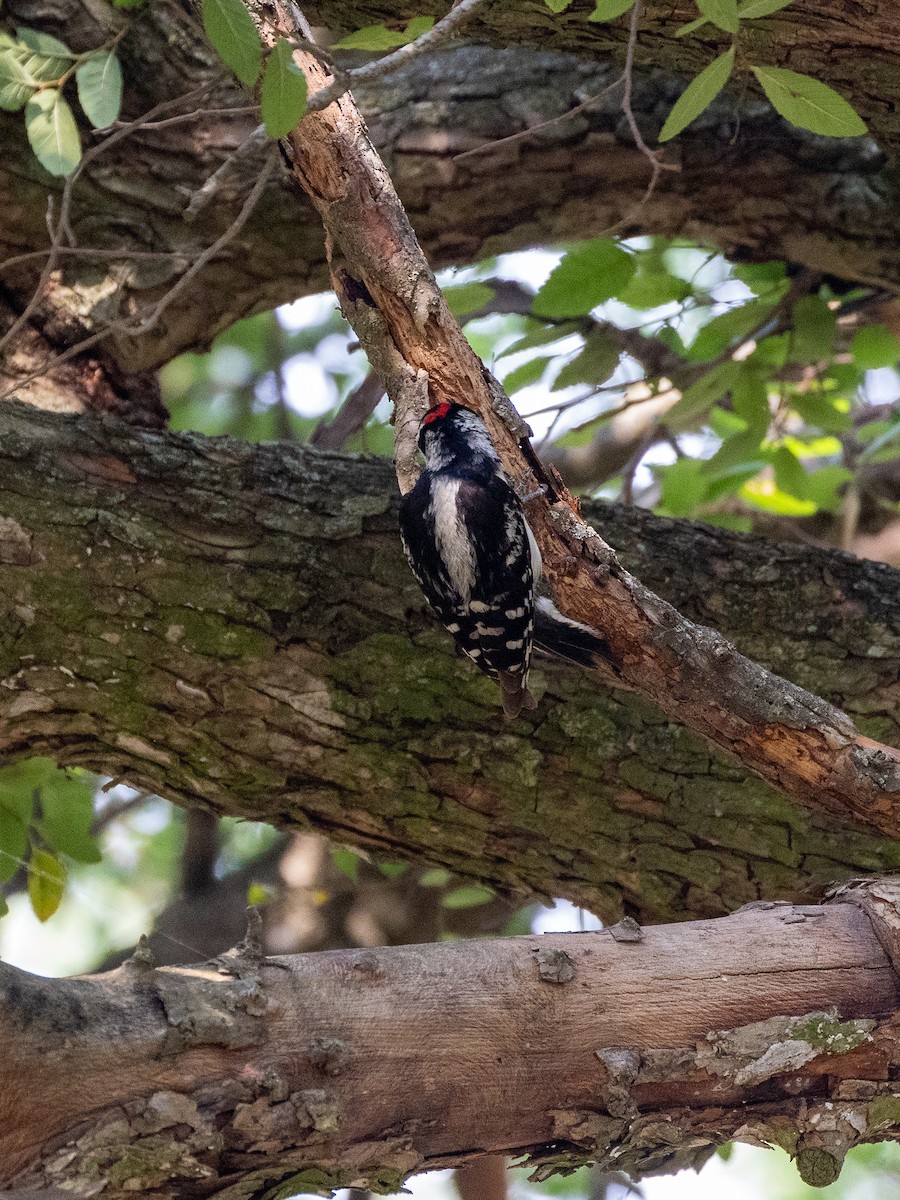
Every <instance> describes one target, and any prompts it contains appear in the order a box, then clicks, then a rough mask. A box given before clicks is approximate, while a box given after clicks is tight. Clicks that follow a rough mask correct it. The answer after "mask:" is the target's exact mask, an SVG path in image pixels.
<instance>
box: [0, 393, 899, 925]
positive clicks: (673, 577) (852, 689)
mask: <svg viewBox="0 0 900 1200" xmlns="http://www.w3.org/2000/svg"><path fill="white" fill-rule="evenodd" d="M395 505H396V490H395V487H394V485H393V482H392V480H391V471H390V466H389V464H388V463H386V462H385V461H384V460H378V459H365V458H361V459H359V458H353V459H351V458H344V457H341V456H338V455H334V454H324V453H316V452H315V451H311V450H307V449H304V448H302V447H298V446H281V447H266V446H255V447H254V446H246V445H242V444H240V443H237V442H232V441H229V440H227V439H214V440H208V439H204V438H200V437H193V438H191V437H185V436H178V435H157V434H153V435H147V434H144V435H141V434H139V433H137V432H136V431H135V430H133V429H130V428H129V427H127V426H123V425H122V424H120V423H117V422H112V421H105V422H96V421H91V420H88V419H85V418H79V419H75V418H59V417H54V416H52V415H49V414H43V413H40V412H38V411H35V410H33V409H26V408H19V407H17V406H14V405H8V406H4V408H3V409H2V413H0V750H2V751H3V752H4V753H5V754H7V755H8V754H20V753H23V752H24V753H28V752H30V753H34V752H35V751H38V752H43V753H50V754H53V755H56V756H58V757H59V758H60V759H61V760H62V761H64V762H69V763H77V764H81V765H84V766H88V767H90V768H91V769H93V770H97V771H99V772H101V773H106V774H110V775H113V776H116V777H121V778H123V779H127V780H128V781H129V782H131V783H133V784H134V785H135V786H136V787H138V788H139V789H143V790H146V791H150V792H160V793H162V794H164V795H166V796H169V797H170V798H172V799H176V800H180V801H181V802H184V803H188V804H198V803H199V804H205V805H207V806H211V807H214V808H215V809H217V810H218V811H219V812H229V813H232V814H235V815H243V816H245V817H251V816H252V817H256V818H259V819H262V820H270V821H274V822H275V823H277V824H280V825H282V826H284V827H295V828H296V827H298V826H299V827H301V828H302V827H307V826H308V825H309V824H312V825H314V826H315V827H316V828H318V829H320V830H323V831H331V832H332V833H333V834H334V835H335V836H336V837H337V838H338V839H339V840H345V841H349V842H351V843H355V844H359V845H366V846H369V847H371V848H372V849H374V850H375V851H376V853H380V854H384V855H387V856H391V857H398V856H399V857H421V858H425V859H427V860H429V861H432V862H440V863H442V864H444V865H446V866H448V867H450V868H451V869H455V870H458V871H459V872H461V873H468V874H473V875H476V876H479V877H480V878H482V879H484V880H486V881H487V882H490V883H493V884H495V885H497V886H499V887H501V888H520V889H521V888H526V889H529V890H536V891H538V892H541V893H546V891H547V890H550V891H552V892H553V893H555V894H562V895H567V896H569V897H571V898H573V899H576V900H580V901H582V902H584V903H587V904H588V906H589V907H592V908H594V909H595V910H599V911H601V912H603V913H604V914H605V915H606V916H608V917H611V918H613V919H616V918H617V916H618V915H621V911H622V906H623V904H624V905H625V906H626V908H628V909H630V910H631V911H633V912H635V913H636V914H638V915H640V916H642V917H644V918H645V919H648V920H654V919H655V920H661V919H675V918H676V917H679V916H681V917H683V916H686V915H696V916H709V915H716V914H719V913H722V912H726V911H729V910H730V909H733V908H735V907H738V906H739V905H740V904H742V903H746V902H747V901H749V900H754V899H758V898H771V897H773V896H783V897H791V898H811V897H814V896H816V895H820V894H821V891H822V888H823V887H824V886H825V885H827V884H828V883H829V882H831V881H832V880H834V879H838V878H846V877H847V876H848V875H853V874H857V875H858V874H860V873H863V872H865V871H871V870H876V869H878V868H879V867H882V868H884V869H890V868H892V867H893V866H894V865H896V864H898V863H900V851H898V850H897V847H896V846H895V845H893V844H891V843H889V842H884V841H878V840H877V839H876V838H875V837H874V836H873V835H872V834H871V833H867V832H866V830H865V828H864V827H861V826H860V825H859V824H853V823H852V822H851V821H850V820H849V816H847V815H845V816H844V817H843V818H842V819H841V820H837V819H836V818H835V817H833V816H831V817H829V816H827V815H825V814H824V813H823V812H822V810H821V809H819V808H817V807H815V806H813V807H810V808H808V809H804V808H802V807H799V806H798V805H796V804H791V803H789V802H788V801H786V800H785V799H784V797H783V796H782V795H779V794H778V793H777V792H775V791H773V790H772V789H770V788H768V787H766V786H765V785H763V784H761V783H758V782H756V781H754V780H752V779H747V778H744V777H743V776H742V774H741V773H740V772H739V771H738V770H736V768H735V765H734V763H733V761H731V760H728V759H725V758H723V757H721V756H717V755H715V754H711V753H710V751H709V749H708V747H707V746H706V745H705V744H703V743H702V742H700V741H698V740H697V739H694V738H691V737H689V736H688V735H687V734H686V733H685V731H684V729H683V727H682V726H681V725H680V724H679V723H678V722H677V721H675V720H671V721H670V720H667V719H666V718H665V717H663V716H662V715H661V714H660V712H659V711H658V710H657V709H656V708H654V707H652V706H649V705H647V704H646V702H644V701H642V700H640V699H639V698H638V697H637V696H636V695H634V694H629V693H622V692H616V691H614V692H610V693H608V692H607V691H606V690H604V689H602V688H598V687H597V686H595V685H593V684H592V683H591V681H589V680H588V678H587V677H586V676H584V675H580V674H579V673H578V672H576V671H574V670H572V669H568V668H563V667H553V668H549V667H548V668H546V669H545V668H544V667H543V664H539V669H538V671H537V677H536V685H537V687H538V690H539V691H541V690H542V691H543V696H542V699H541V704H540V707H539V709H538V710H537V711H536V713H535V714H534V715H533V717H529V719H528V720H527V721H522V722H520V723H517V724H516V725H514V726H509V727H505V728H504V727H502V722H501V719H500V717H499V706H498V700H497V697H496V694H495V692H496V689H494V688H493V686H492V685H491V684H490V682H489V681H488V680H486V679H484V678H483V677H481V676H480V675H479V674H478V672H477V671H475V670H474V668H472V667H471V664H468V663H465V662H464V661H462V660H458V659H454V657H453V649H452V642H451V639H450V638H449V637H448V636H447V635H446V634H444V633H443V632H442V631H439V630H437V629H436V628H435V627H434V625H433V624H432V623H431V621H430V620H429V618H428V617H427V616H426V613H425V611H424V610H425V604H424V601H423V599H422V596H421V593H420V592H419V591H418V588H417V586H416V584H415V581H414V580H413V578H412V576H411V574H410V573H409V569H408V567H407V566H406V564H405V562H404V561H403V556H402V553H401V550H400V546H399V538H398V536H397V529H396V508H395ZM592 515H594V516H595V517H596V518H597V519H599V520H600V521H601V522H602V525H603V528H604V531H605V532H606V534H607V536H608V537H609V539H610V540H611V541H612V542H613V544H615V545H616V546H618V547H619V548H620V550H621V552H622V557H623V561H625V562H627V564H628V566H629V567H630V568H632V569H634V570H635V571H636V572H637V573H639V574H641V575H642V576H643V577H644V578H645V579H646V581H647V583H648V584H650V585H651V586H653V587H654V588H655V589H657V590H658V591H659V592H660V593H661V594H662V595H663V596H665V598H666V599H667V600H669V601H671V602H673V603H675V604H676V605H678V606H679V607H682V608H683V609H684V611H685V612H686V613H687V614H688V615H689V616H690V617H691V618H693V619H695V620H699V621H703V622H706V623H715V624H716V625H717V626H718V627H719V628H720V629H721V630H722V632H723V633H725V634H726V635H727V636H729V637H732V638H734V639H736V640H737V642H738V644H739V645H740V646H741V648H742V649H743V650H745V651H746V652H747V653H749V654H752V655H753V656H754V657H756V658H758V659H760V660H761V661H763V662H765V663H767V664H768V665H770V666H772V667H774V668H775V669H777V670H779V671H780V672H782V673H783V674H786V675H788V676H789V677H791V678H792V679H793V680H794V682H795V683H799V684H801V685H803V686H804V687H806V688H808V689H811V690H813V691H815V692H818V693H820V694H822V695H825V696H827V697H828V698H829V699H831V700H833V701H834V702H836V703H839V704H841V705H842V706H844V707H845V708H846V709H848V710H849V711H851V712H852V713H853V714H854V716H855V717H856V719H857V720H858V721H859V722H860V724H861V725H862V726H863V728H864V729H865V731H866V733H867V734H868V735H869V736H872V737H876V738H878V739H879V740H882V741H889V742H892V743H896V742H897V741H898V740H900V731H898V728H897V722H896V699H895V697H896V691H897V686H898V678H900V640H898V636H897V633H896V629H897V627H898V624H900V607H898V605H900V601H898V596H900V587H898V582H897V580H898V574H897V572H895V571H892V570H890V569H889V568H886V567H880V566H878V565H877V564H873V563H863V562H859V561H857V560H854V559H852V558H851V557H849V556H847V555H841V554H829V553H825V552H822V551H817V550H813V549H809V548H803V547H799V546H795V545H793V546H776V545H773V544H771V543H766V542H764V541H762V540H759V539H752V538H744V537H740V536H738V535H735V534H729V533H726V532H724V531H722V530H712V529H709V528H706V527H703V526H699V525H691V524H689V523H687V522H673V521H664V520H661V519H659V518H655V517H653V516H651V515H649V514H646V513H640V512H638V511H631V512H629V511H627V510H624V509H620V508H601V509H597V510H595V511H594V513H593V514H592ZM716 686H717V687H718V685H716ZM450 712H452V713H453V718H452V721H451V720H448V713H450ZM638 750H639V754H638Z"/></svg>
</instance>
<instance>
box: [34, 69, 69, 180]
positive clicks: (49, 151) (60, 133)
mask: <svg viewBox="0 0 900 1200" xmlns="http://www.w3.org/2000/svg"><path fill="white" fill-rule="evenodd" d="M25 129H26V131H27V133H28V141H29V142H30V143H31V148H32V150H33V151H34V153H35V155H36V156H37V160H38V162H39V163H40V164H41V166H42V167H43V168H44V170H45V171H47V172H49V174H51V175H71V173H72V172H73V171H74V170H75V168H76V167H77V166H78V163H79V162H80V161H81V138H80V136H79V134H78V126H77V125H76V124H75V118H74V117H73V116H72V110H71V108H69V106H68V104H67V103H66V101H65V100H63V98H62V95H61V94H60V93H59V92H58V91H57V89H56V88H47V89H46V90H45V91H43V92H35V94H34V95H33V96H32V97H31V99H30V100H29V101H28V104H27V105H26V106H25Z"/></svg>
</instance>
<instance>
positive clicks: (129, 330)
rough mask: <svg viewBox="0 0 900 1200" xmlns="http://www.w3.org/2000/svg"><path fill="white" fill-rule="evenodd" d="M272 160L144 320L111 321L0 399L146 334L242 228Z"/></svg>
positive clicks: (256, 198) (274, 159) (9, 388)
mask: <svg viewBox="0 0 900 1200" xmlns="http://www.w3.org/2000/svg"><path fill="white" fill-rule="evenodd" d="M276 161H277V160H276V158H275V155H274V154H272V155H271V156H270V157H269V159H268V160H267V161H266V163H265V165H264V166H263V168H262V171H261V172H260V174H259V178H258V179H257V180H256V183H255V184H254V185H253V188H252V190H251V192H250V194H249V195H248V196H247V198H246V200H245V201H244V203H243V204H242V205H241V210H240V212H239V213H238V215H237V216H236V217H235V219H234V221H232V223H231V225H230V226H229V227H228V228H227V229H226V230H225V232H224V233H223V234H222V236H221V237H219V238H217V239H216V241H215V242H213V244H212V245H211V246H208V247H207V248H206V249H205V250H204V251H203V253H202V254H201V255H200V256H199V258H197V260H196V261H195V262H194V263H192V264H191V266H190V267H189V268H188V270H187V271H185V273H184V274H183V275H182V276H181V278H180V279H179V280H178V281H177V283H175V285H174V286H173V287H171V288H170V289H169V291H168V292H166V294H165V295H164V296H163V297H162V298H161V299H160V300H159V302H158V303H157V305H156V307H155V308H154V309H153V311H152V312H151V313H150V315H149V316H148V317H145V318H144V320H143V321H141V322H140V323H139V324H137V325H129V324H128V323H127V322H126V321H112V322H111V323H110V324H109V325H107V326H106V327H105V328H104V329H101V330H99V331H98V332H97V333H92V334H91V335H90V336H89V337H86V338H84V339H83V340H82V341H80V342H76V343H75V345H74V346H69V348H68V349H67V350H64V351H63V353H62V354H58V355H57V356H56V358H53V359H51V360H50V362H49V363H45V364H44V365H43V366H42V367H41V368H40V370H37V371H32V373H31V374H30V375H26V377H25V378H24V379H20V380H18V381H17V382H16V383H15V384H13V385H12V386H11V387H8V388H7V389H6V391H5V392H3V393H2V394H0V400H6V399H8V397H10V396H12V395H14V394H15V393H16V392H17V391H19V390H20V389H21V388H23V387H25V386H27V384H29V383H31V382H32V381H33V380H35V379H38V378H40V377H41V376H42V375H45V374H47V373H48V372H49V371H52V370H53V369H54V367H58V366H59V365H60V364H61V363H64V362H67V361H68V360H69V359H70V358H74V356H75V355H76V354H81V353H82V352H83V351H85V350H89V349H90V348H91V346H95V345H96V344H97V342H100V341H102V340H103V339H104V338H107V337H109V336H110V334H113V333H120V334H123V335H124V336H126V337H142V336H143V335H144V334H146V333H149V332H150V331H151V329H153V328H154V326H155V325H156V323H157V322H158V321H159V319H160V317H161V316H162V314H163V313H164V312H165V310H166V309H167V308H168V307H169V305H170V304H171V303H172V301H173V300H174V299H175V298H176V297H177V296H178V295H180V293H181V292H182V291H183V290H184V289H185V288H186V287H187V285H188V284H189V283H190V281H191V280H192V279H193V278H194V277H195V276H196V275H197V274H198V273H199V272H200V271H202V270H203V268H204V267H205V266H206V264H207V263H208V262H209V261H210V259H212V258H214V257H215V256H216V255H217V254H218V253H219V251H220V250H222V249H224V247H225V246H226V245H227V244H228V243H229V242H230V241H231V240H232V239H233V238H234V237H236V236H237V234H238V233H239V232H240V231H241V229H242V228H243V227H244V225H245V224H246V222H247V221H248V219H249V218H250V215H251V213H252V212H253V209H254V208H255V207H256V204H257V201H258V200H259V197H260V196H261V195H262V192H263V189H264V188H265V186H266V184H267V183H268V181H269V178H270V176H271V174H272V171H273V169H274V166H275V162H276Z"/></svg>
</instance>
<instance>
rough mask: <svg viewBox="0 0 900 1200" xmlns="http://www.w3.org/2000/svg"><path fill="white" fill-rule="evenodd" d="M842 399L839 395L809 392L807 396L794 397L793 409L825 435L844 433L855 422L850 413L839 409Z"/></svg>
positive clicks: (792, 399) (792, 398) (792, 400)
mask: <svg viewBox="0 0 900 1200" xmlns="http://www.w3.org/2000/svg"><path fill="white" fill-rule="evenodd" d="M841 399H842V398H841V397H840V396H837V395H823V394H822V393H821V392H807V393H806V395H805V396H792V397H791V408H793V409H794V411H795V412H797V413H799V414H800V416H801V417H802V418H803V420H804V421H805V422H806V424H807V425H810V426H812V427H813V428H814V429H821V430H823V431H824V432H825V433H843V432H844V430H845V429H849V428H850V426H851V425H852V424H853V420H852V418H851V417H850V414H849V413H848V412H845V411H842V409H841V408H839V407H837V404H838V402H839V401H840V400H841Z"/></svg>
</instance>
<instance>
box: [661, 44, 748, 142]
mask: <svg viewBox="0 0 900 1200" xmlns="http://www.w3.org/2000/svg"><path fill="white" fill-rule="evenodd" d="M733 66H734V46H732V47H731V49H730V50H726V51H725V53H724V54H720V55H719V57H718V58H714V59H713V60H712V62H711V63H710V64H709V66H708V67H704V68H703V70H702V71H701V72H700V74H699V75H698V76H697V78H696V79H692V80H691V82H690V83H689V84H688V85H687V87H686V88H685V89H684V91H683V92H682V93H681V95H680V96H679V97H678V99H677V100H676V101H675V103H674V105H673V106H672V111H671V112H670V113H669V115H668V116H667V117H666V122H665V124H664V125H663V127H662V129H661V130H660V134H659V140H660V141H661V142H667V141H669V139H670V138H673V137H675V135H676V133H681V131H682V129H684V128H685V126H687V125H690V123H691V121H693V120H695V119H696V118H697V117H699V116H700V114H701V113H702V112H703V110H704V109H705V108H708V107H709V105H710V104H712V102H713V100H715V98H716V96H718V94H719V92H721V90H722V88H723V87H724V86H725V84H726V83H727V82H728V77H729V76H730V75H731V69H732V67H733Z"/></svg>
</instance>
